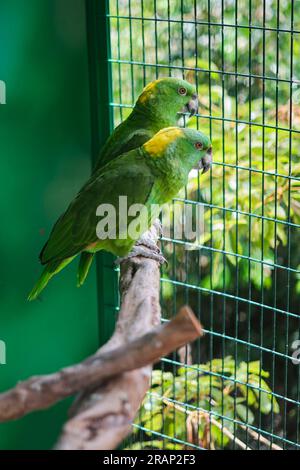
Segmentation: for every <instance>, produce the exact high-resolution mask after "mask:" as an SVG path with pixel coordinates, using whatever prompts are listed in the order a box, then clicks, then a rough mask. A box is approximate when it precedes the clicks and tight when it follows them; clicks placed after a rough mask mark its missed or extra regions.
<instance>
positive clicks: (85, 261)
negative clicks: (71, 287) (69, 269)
mask: <svg viewBox="0 0 300 470" xmlns="http://www.w3.org/2000/svg"><path fill="white" fill-rule="evenodd" d="M94 256H95V254H94V253H89V252H88V251H83V252H82V253H81V256H80V261H79V266H78V272H77V287H81V286H82V285H83V284H84V282H85V280H86V278H87V275H88V273H89V270H90V267H91V264H92V262H93V259H94Z"/></svg>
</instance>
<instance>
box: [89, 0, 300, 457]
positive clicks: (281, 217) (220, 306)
mask: <svg viewBox="0 0 300 470" xmlns="http://www.w3.org/2000/svg"><path fill="white" fill-rule="evenodd" d="M87 3H88V5H89V9H90V10H89V9H88V12H89V14H88V26H89V30H90V31H91V27H92V26H91V24H92V23H93V33H92V35H90V43H91V45H94V47H95V48H96V49H95V50H94V52H92V54H91V56H90V64H91V67H93V64H94V67H95V68H96V69H97V70H98V75H96V76H97V77H98V78H99V83H98V84H97V82H94V83H91V84H92V108H93V109H94V110H95V109H96V108H97V109H98V111H99V115H100V116H101V119H102V122H104V123H107V122H109V119H110V118H113V121H114V125H117V124H118V123H119V122H120V121H121V120H123V119H125V118H126V117H127V116H128V114H129V112H130V110H131V108H132V106H133V104H134V102H135V100H136V98H137V96H138V94H139V93H140V92H141V90H142V88H143V86H144V85H145V84H146V83H148V82H150V81H151V80H153V79H155V78H157V77H161V76H168V75H171V76H183V77H185V78H187V79H189V80H190V81H193V82H195V83H196V84H197V88H198V94H199V97H200V109H199V114H198V115H197V116H196V117H195V118H193V119H191V120H190V121H189V122H188V124H187V125H188V126H191V127H197V128H199V129H201V130H202V131H203V132H205V133H207V134H210V136H211V139H212V142H213V148H214V152H213V156H214V164H213V168H212V171H211V172H210V173H209V174H206V175H204V176H200V175H199V174H198V173H196V174H195V173H192V174H191V178H190V182H189V185H188V187H187V188H186V190H185V191H184V192H183V193H182V194H180V195H178V198H177V200H178V201H182V202H184V201H189V202H190V203H191V204H196V205H197V204H201V205H202V206H203V208H204V228H205V230H204V233H203V234H202V235H201V237H199V238H198V239H197V240H195V241H194V242H193V243H186V242H185V241H182V240H176V239H175V238H174V237H172V236H171V237H169V238H167V237H163V239H162V245H163V251H164V254H165V256H166V258H167V259H168V262H169V263H168V266H167V267H166V266H164V267H163V269H162V279H161V281H162V282H161V299H162V308H163V316H164V321H168V319H169V318H170V317H171V316H172V315H173V314H175V313H176V311H177V310H178V308H179V307H180V306H181V305H182V304H183V303H188V304H189V305H191V307H192V308H193V309H194V311H195V312H196V314H197V315H198V317H199V319H200V320H201V322H202V323H203V325H204V328H205V331H206V335H205V337H204V338H203V339H202V340H201V342H198V343H197V344H195V345H192V347H191V348H189V349H186V350H185V351H179V353H177V354H174V355H173V356H172V357H169V358H164V359H163V360H162V361H161V364H160V367H159V368H158V369H157V370H156V371H155V373H154V375H153V386H152V389H151V392H150V393H149V394H148V397H147V399H146V402H145V405H144V407H143V408H142V410H141V412H140V416H139V418H138V419H137V421H136V423H135V424H134V426H133V436H132V438H131V440H130V442H129V443H128V446H131V447H133V448H143V447H154V448H174V447H178V448H194V447H195V448H208V449H214V448H231V449H238V448H247V447H249V448H251V449H257V448H258V449H268V448H269V449H272V448H273V449H274V448H277V446H279V447H281V448H284V449H299V448H300V442H299V437H300V434H299V433H300V428H299V426H300V419H299V413H300V367H299V365H297V358H298V357H299V354H298V351H297V348H298V349H299V344H298V343H297V340H298V339H300V331H299V329H300V328H299V327H300V317H299V314H300V309H299V293H300V252H299V243H300V231H299V227H300V193H299V188H300V163H299V155H300V139H299V138H300V135H299V134H300V105H299V103H300V59H299V57H300V9H299V8H296V2H294V1H292V0H291V1H285V0H252V1H251V0H248V1H238V0H203V1H197V0H153V1H152V0H144V1H143V0H131V1H130V0H126V1H125V0H111V1H110V2H100V1H96V0H95V1H91V2H89V1H88V2H87ZM91 9H92V10H91ZM92 17H93V18H94V22H93V21H92V20H91V18H92ZM95 19H96V20H95ZM97 31H98V32H99V34H97ZM108 39H109V41H108ZM95 42H96V43H97V42H98V47H97V46H95ZM108 45H109V46H108ZM90 50H92V48H91V47H90ZM110 80H111V82H110ZM107 81H109V83H107ZM103 84H104V88H101V87H102V85H103ZM107 85H109V87H107ZM110 85H111V87H110ZM97 86H98V87H99V89H102V93H103V90H104V93H106V96H104V97H103V96H102V99H104V103H105V102H107V103H108V104H109V105H108V106H107V107H106V108H105V109H102V110H101V106H102V102H101V99H100V98H99V95H95V93H94V92H93V90H94V91H95V90H96V89H97ZM95 96H97V97H98V98H97V99H96V102H95ZM97 100H98V105H99V106H96V104H97ZM94 122H96V127H95V129H94V134H95V135H96V134H97V125H99V122H98V123H97V120H96V121H95V119H94ZM99 127H101V126H100V125H99ZM99 127H98V129H99ZM105 129H106V131H105V132H104V134H105V136H106V134H107V127H106V128H105ZM98 144H99V142H98ZM98 144H97V145H98ZM99 266H100V269H102V270H103V269H104V268H103V260H102V261H101V260H100V262H99ZM105 269H106V270H107V272H112V270H113V268H112V267H111V264H109V265H108V267H106V268H105ZM114 282H115V281H114ZM115 289H116V287H114V288H113V290H114V291H115ZM116 302H117V297H116V295H115V296H114V298H113V300H111V299H110V300H109V302H108V308H107V309H106V310H105V309H103V308H102V311H101V314H102V315H103V316H102V320H101V324H102V325H103V324H105V325H107V322H110V324H111V318H112V315H111V312H112V311H116V310H117V304H116ZM100 303H101V302H100ZM102 305H103V304H102Z"/></svg>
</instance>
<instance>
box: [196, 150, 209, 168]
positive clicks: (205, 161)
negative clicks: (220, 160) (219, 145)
mask: <svg viewBox="0 0 300 470" xmlns="http://www.w3.org/2000/svg"><path fill="white" fill-rule="evenodd" d="M211 164H212V147H210V148H209V149H208V150H207V152H206V154H205V156H204V157H202V158H201V160H199V162H198V164H197V166H196V167H195V168H196V169H197V170H202V169H203V171H202V174H203V173H206V172H207V171H208V170H209V169H210V168H211Z"/></svg>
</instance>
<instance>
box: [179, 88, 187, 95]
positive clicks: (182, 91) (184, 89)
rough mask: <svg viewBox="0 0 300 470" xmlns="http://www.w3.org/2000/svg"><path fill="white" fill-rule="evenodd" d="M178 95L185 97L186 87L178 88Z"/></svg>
mask: <svg viewBox="0 0 300 470" xmlns="http://www.w3.org/2000/svg"><path fill="white" fill-rule="evenodd" d="M178 93H179V94H180V95H182V96H185V95H186V94H187V89H186V88H184V86H181V87H179V88H178Z"/></svg>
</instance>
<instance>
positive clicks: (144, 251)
mask: <svg viewBox="0 0 300 470" xmlns="http://www.w3.org/2000/svg"><path fill="white" fill-rule="evenodd" d="M141 243H142V242H141ZM141 243H140V244H139V245H135V246H134V247H133V249H132V251H131V252H130V253H129V254H128V255H127V256H124V257H122V258H117V259H116V261H115V264H116V265H119V264H121V263H122V262H123V261H126V260H128V259H130V258H134V257H135V256H143V257H144V258H149V259H153V260H154V261H157V262H158V263H160V264H164V263H167V260H166V259H165V258H164V256H163V254H162V252H161V251H160V249H159V248H158V247H157V246H156V245H155V251H153V250H152V247H151V248H150V247H149V246H146V247H145V248H144V247H143V246H142V245H141ZM149 248H150V250H151V251H150V250H149Z"/></svg>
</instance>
